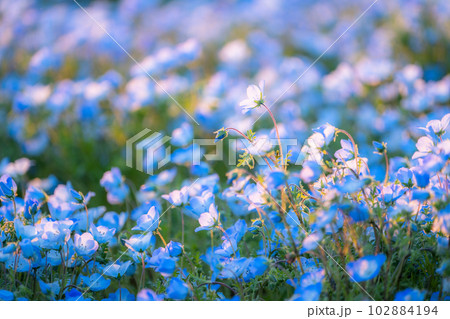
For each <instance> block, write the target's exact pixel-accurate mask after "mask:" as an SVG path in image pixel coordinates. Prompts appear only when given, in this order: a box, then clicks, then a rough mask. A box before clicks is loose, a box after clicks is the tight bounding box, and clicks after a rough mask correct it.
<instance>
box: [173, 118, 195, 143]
mask: <svg viewBox="0 0 450 319" xmlns="http://www.w3.org/2000/svg"><path fill="white" fill-rule="evenodd" d="M193 136H194V130H193V128H192V125H191V124H189V123H188V122H183V123H182V124H181V125H180V126H179V127H177V128H176V129H175V130H173V132H172V139H171V140H170V143H171V144H172V145H174V146H186V145H187V144H189V143H190V142H191V141H192V138H193Z"/></svg>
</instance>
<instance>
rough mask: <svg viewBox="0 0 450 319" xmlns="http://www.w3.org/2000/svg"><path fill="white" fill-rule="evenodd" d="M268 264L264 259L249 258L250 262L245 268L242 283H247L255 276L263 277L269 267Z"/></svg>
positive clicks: (260, 257)
mask: <svg viewBox="0 0 450 319" xmlns="http://www.w3.org/2000/svg"><path fill="white" fill-rule="evenodd" d="M268 263H269V261H268V260H267V258H266V257H262V256H259V257H256V258H251V261H250V263H249V264H248V266H247V270H246V271H245V272H244V274H243V278H244V281H245V282H249V281H250V280H252V279H254V278H256V277H257V276H261V275H263V274H264V273H265V271H266V270H267V268H268V267H269V265H268Z"/></svg>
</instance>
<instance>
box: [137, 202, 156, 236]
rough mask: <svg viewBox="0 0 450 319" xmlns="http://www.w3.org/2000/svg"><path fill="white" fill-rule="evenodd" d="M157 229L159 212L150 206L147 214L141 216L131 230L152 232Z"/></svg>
mask: <svg viewBox="0 0 450 319" xmlns="http://www.w3.org/2000/svg"><path fill="white" fill-rule="evenodd" d="M158 227H159V212H158V211H157V210H156V207H155V206H152V207H151V208H150V209H149V211H148V213H147V214H145V215H142V216H140V217H139V218H138V220H137V225H136V226H135V227H133V228H132V230H142V231H145V232H147V231H148V232H152V231H154V230H155V229H157V228H158Z"/></svg>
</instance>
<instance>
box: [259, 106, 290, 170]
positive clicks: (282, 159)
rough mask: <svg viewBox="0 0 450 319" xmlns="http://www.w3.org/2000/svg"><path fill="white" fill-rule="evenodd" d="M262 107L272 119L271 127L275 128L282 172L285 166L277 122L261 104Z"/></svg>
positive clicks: (270, 112)
mask: <svg viewBox="0 0 450 319" xmlns="http://www.w3.org/2000/svg"><path fill="white" fill-rule="evenodd" d="M261 105H262V106H264V108H265V109H266V110H267V112H269V115H270V117H271V118H272V122H273V126H274V127H275V132H276V133H277V139H278V146H279V147H280V156H281V166H282V167H283V169H284V170H286V166H285V163H284V156H283V147H282V146H281V139H280V133H279V132H278V125H277V121H275V117H274V116H273V114H272V111H271V110H270V109H269V108H268V107H267V106H266V105H265V104H264V103H263V104H261Z"/></svg>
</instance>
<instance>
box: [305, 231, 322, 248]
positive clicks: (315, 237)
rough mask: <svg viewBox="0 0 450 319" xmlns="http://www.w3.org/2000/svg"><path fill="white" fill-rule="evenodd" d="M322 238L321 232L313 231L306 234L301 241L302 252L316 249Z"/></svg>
mask: <svg viewBox="0 0 450 319" xmlns="http://www.w3.org/2000/svg"><path fill="white" fill-rule="evenodd" d="M322 238H323V234H322V233H321V232H314V233H311V234H309V235H308V236H306V238H305V239H304V240H303V243H302V253H303V252H306V251H309V250H314V249H316V248H317V246H318V245H319V243H320V241H321V240H322Z"/></svg>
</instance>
